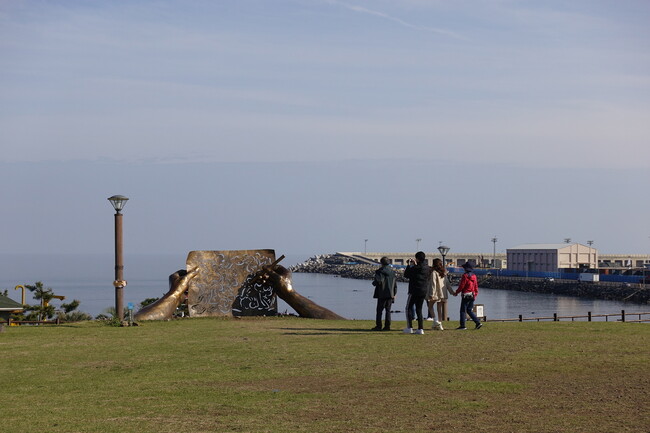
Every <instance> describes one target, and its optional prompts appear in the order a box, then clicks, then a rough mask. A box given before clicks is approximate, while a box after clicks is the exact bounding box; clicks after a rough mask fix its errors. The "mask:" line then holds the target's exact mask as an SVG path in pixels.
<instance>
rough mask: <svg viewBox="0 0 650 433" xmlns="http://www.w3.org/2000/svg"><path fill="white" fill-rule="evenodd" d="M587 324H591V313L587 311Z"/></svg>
mask: <svg viewBox="0 0 650 433" xmlns="http://www.w3.org/2000/svg"><path fill="white" fill-rule="evenodd" d="M587 322H591V311H587Z"/></svg>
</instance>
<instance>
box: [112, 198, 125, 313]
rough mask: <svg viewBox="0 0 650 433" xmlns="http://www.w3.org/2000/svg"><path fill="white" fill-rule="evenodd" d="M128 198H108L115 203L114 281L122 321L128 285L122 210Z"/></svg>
mask: <svg viewBox="0 0 650 433" xmlns="http://www.w3.org/2000/svg"><path fill="white" fill-rule="evenodd" d="M127 200H128V198H127V197H124V196H123V195H114V196H112V197H109V198H108V201H110V202H111V204H112V205H113V209H115V281H113V287H115V314H116V315H117V318H118V319H119V321H120V323H121V322H122V321H123V320H124V287H125V286H126V281H124V259H123V256H122V249H123V243H122V213H121V211H122V209H123V208H124V205H125V204H126V202H127Z"/></svg>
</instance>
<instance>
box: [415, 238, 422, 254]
mask: <svg viewBox="0 0 650 433" xmlns="http://www.w3.org/2000/svg"><path fill="white" fill-rule="evenodd" d="M421 240H422V238H417V239H416V240H415V251H420V241H421Z"/></svg>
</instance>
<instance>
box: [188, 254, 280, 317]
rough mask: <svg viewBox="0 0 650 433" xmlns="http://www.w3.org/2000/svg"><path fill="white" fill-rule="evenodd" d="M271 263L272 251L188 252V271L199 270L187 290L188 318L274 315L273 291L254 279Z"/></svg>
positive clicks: (273, 257) (272, 260) (275, 310)
mask: <svg viewBox="0 0 650 433" xmlns="http://www.w3.org/2000/svg"><path fill="white" fill-rule="evenodd" d="M274 260H275V251H274V250H238V251H190V253H189V254H188V256H187V269H193V268H197V269H198V273H197V275H196V277H194V278H193V279H192V280H191V281H190V282H189V287H188V306H189V314H190V316H191V317H203V316H226V315H231V314H232V315H235V316H262V315H265V316H272V315H276V314H277V300H276V296H275V294H274V291H273V287H271V286H270V285H269V284H268V283H267V282H266V281H264V280H261V279H259V278H258V279H254V277H255V274H256V273H258V272H259V271H260V270H262V269H263V268H264V267H265V266H268V265H270V264H271V263H273V262H274Z"/></svg>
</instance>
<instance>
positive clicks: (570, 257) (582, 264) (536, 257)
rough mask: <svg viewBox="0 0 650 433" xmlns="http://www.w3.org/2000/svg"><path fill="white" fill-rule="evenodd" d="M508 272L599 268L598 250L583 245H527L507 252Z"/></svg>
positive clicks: (509, 249)
mask: <svg viewBox="0 0 650 433" xmlns="http://www.w3.org/2000/svg"><path fill="white" fill-rule="evenodd" d="M506 254H507V263H508V270H513V271H522V272H527V271H528V272H560V271H561V270H562V269H570V268H573V269H578V268H590V269H594V268H597V267H598V250H597V249H595V248H592V247H589V246H586V245H582V244H525V245H520V246H518V247H514V248H508V249H507V250H506Z"/></svg>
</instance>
